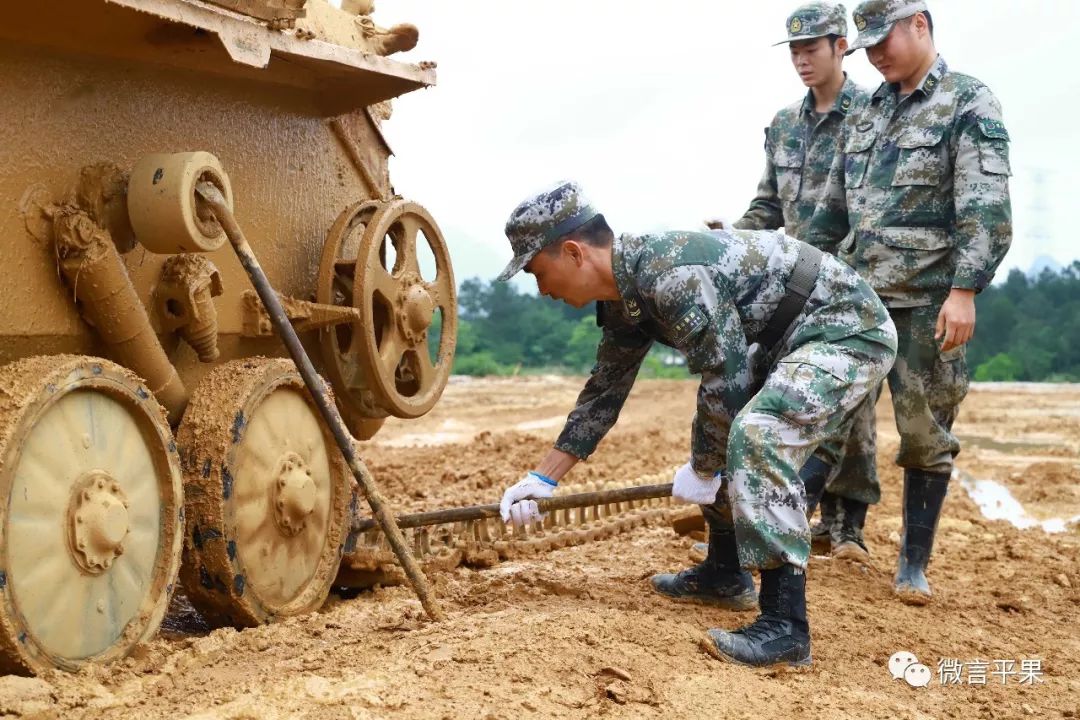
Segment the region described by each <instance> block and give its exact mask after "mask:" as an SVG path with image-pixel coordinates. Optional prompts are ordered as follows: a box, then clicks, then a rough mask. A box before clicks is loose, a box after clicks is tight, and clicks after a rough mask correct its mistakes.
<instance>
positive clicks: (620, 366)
mask: <svg viewBox="0 0 1080 720" xmlns="http://www.w3.org/2000/svg"><path fill="white" fill-rule="evenodd" d="M651 346H652V339H651V338H650V337H648V336H647V335H645V333H644V332H642V331H641V330H639V329H638V328H637V327H635V326H633V325H630V324H628V323H625V322H620V321H619V320H618V319H617V318H609V319H608V320H607V321H606V322H605V323H604V330H603V335H602V336H601V338H600V344H599V345H598V346H597V348H596V364H595V365H594V366H593V369H592V372H591V373H590V375H589V379H588V381H586V383H585V387H584V388H582V390H581V394H580V395H578V399H577V404H576V405H575V406H574V409H573V410H572V411H571V412H570V415H569V416H568V417H567V418H566V424H565V425H564V426H563V430H562V432H561V433H560V434H559V439H558V440H557V441H556V442H555V447H556V448H557V449H559V450H562V451H563V452H566V453H570V454H571V455H573V456H574V457H576V458H579V459H581V460H584V459H585V458H587V457H589V456H590V455H592V453H593V451H595V450H596V446H597V445H598V444H599V443H600V441H601V440H603V439H604V436H605V435H607V433H608V431H609V430H610V429H611V427H612V426H613V425H614V424H615V421H616V420H618V419H619V413H620V412H621V411H622V406H623V403H625V402H626V396H627V395H629V394H630V389H631V388H632V387H633V386H634V380H635V379H636V378H637V374H638V370H639V369H640V368H641V363H642V361H643V360H644V359H645V355H646V354H648V352H649V348H650V347H651Z"/></svg>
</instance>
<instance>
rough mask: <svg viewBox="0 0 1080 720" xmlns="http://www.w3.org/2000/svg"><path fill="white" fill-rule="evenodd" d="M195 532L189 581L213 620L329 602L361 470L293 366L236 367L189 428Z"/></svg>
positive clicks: (193, 407) (258, 362) (204, 385)
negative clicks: (352, 469)
mask: <svg viewBox="0 0 1080 720" xmlns="http://www.w3.org/2000/svg"><path fill="white" fill-rule="evenodd" d="M177 442H178V443H179V445H180V447H181V455H182V457H183V468H184V484H185V488H186V491H187V492H186V494H187V499H186V507H187V517H188V531H187V533H185V537H184V564H183V566H182V569H181V578H182V579H183V581H184V587H185V589H186V590H187V592H188V596H189V597H190V598H191V600H192V602H193V603H194V604H195V606H196V607H197V608H198V609H199V610H200V611H201V612H202V613H203V614H204V615H206V616H207V618H208V619H209V620H210V621H211V622H216V623H218V624H227V625H235V626H245V625H248V626H250V625H258V624H260V623H264V622H270V621H272V620H274V619H276V618H280V617H287V616H291V615H302V614H304V613H308V612H311V611H313V610H315V609H317V608H318V607H319V606H320V605H322V602H323V600H325V599H326V595H327V593H328V592H329V591H330V585H331V583H332V582H333V580H334V576H335V575H336V574H337V570H338V564H339V562H340V559H341V551H342V545H343V543H344V541H345V536H346V533H347V531H348V527H347V525H348V511H349V503H350V500H351V497H352V484H351V474H350V473H349V470H348V467H347V466H346V464H345V460H344V458H342V456H341V452H340V451H339V450H338V448H337V446H336V445H335V443H334V439H333V436H332V435H331V434H330V432H329V430H327V429H324V428H323V425H322V423H321V421H320V418H319V416H318V411H317V410H316V408H315V406H314V403H313V402H312V400H311V397H310V395H309V394H308V392H307V389H306V388H305V387H304V382H303V380H302V379H301V378H300V374H299V373H298V372H297V371H296V367H295V366H294V365H293V364H292V362H291V361H289V360H283V359H267V358H251V359H246V360H235V361H233V362H229V363H225V364H224V365H221V366H220V367H218V368H216V369H214V370H213V371H212V372H211V373H210V374H208V375H207V376H206V377H205V378H204V379H203V380H202V382H200V383H199V385H198V387H197V388H196V389H195V393H194V395H193V396H192V398H191V402H190V404H189V405H188V409H187V412H186V413H185V414H184V419H183V421H182V422H181V423H180V429H179V430H178V431H177Z"/></svg>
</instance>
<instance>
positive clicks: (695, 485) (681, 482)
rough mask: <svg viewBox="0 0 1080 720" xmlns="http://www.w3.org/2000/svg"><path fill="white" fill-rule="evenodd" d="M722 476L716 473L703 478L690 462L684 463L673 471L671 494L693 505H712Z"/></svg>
mask: <svg viewBox="0 0 1080 720" xmlns="http://www.w3.org/2000/svg"><path fill="white" fill-rule="evenodd" d="M723 477H724V476H723V474H721V473H716V475H715V476H714V477H712V478H703V477H701V476H700V475H698V473H697V471H696V470H694V468H693V467H691V465H690V463H686V464H685V465H683V466H682V467H681V468H679V469H678V470H676V471H675V477H674V478H673V479H672V481H671V482H672V488H671V496H672V497H676V498H678V499H679V500H684V501H686V502H688V503H694V504H695V505H712V504H713V503H714V502H716V493H718V492H719V491H720V484H721V482H722V481H723Z"/></svg>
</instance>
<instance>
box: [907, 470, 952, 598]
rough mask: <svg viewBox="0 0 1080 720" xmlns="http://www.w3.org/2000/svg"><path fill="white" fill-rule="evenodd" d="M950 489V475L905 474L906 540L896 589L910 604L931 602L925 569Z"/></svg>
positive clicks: (910, 471)
mask: <svg viewBox="0 0 1080 720" xmlns="http://www.w3.org/2000/svg"><path fill="white" fill-rule="evenodd" d="M948 489H949V473H935V472H926V471H923V470H905V471H904V532H903V536H904V540H903V544H902V545H901V546H900V560H899V562H898V564H897V569H896V580H895V581H894V583H893V589H894V590H895V592H896V594H897V595H898V596H899V597H900V599H901V600H903V601H904V602H905V603H907V604H908V605H926V604H927V603H928V602H930V597H931V592H930V583H929V582H927V580H926V566H927V565H928V564H929V562H930V553H931V551H932V550H933V549H934V532H935V531H936V530H937V524H938V518H939V517H941V506H942V505H944V504H945V494H946V492H948Z"/></svg>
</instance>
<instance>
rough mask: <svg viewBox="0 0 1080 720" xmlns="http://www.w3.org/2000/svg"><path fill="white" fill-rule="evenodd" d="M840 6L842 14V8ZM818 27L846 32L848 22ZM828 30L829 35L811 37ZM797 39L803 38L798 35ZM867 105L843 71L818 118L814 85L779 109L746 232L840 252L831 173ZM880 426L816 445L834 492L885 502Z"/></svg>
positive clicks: (840, 217) (839, 211)
mask: <svg viewBox="0 0 1080 720" xmlns="http://www.w3.org/2000/svg"><path fill="white" fill-rule="evenodd" d="M818 5H822V4H821V3H818ZM808 7H813V6H808ZM826 7H828V6H826ZM838 9H839V10H840V13H841V19H842V18H843V12H844V10H843V6H842V5H840V6H838ZM800 10H802V8H800ZM801 14H805V11H803V12H802V13H800V11H796V13H795V14H793V15H792V17H791V18H789V19H788V23H789V25H788V27H789V32H791V28H792V27H795V20H796V18H799V24H798V27H797V28H796V29H795V31H794V33H802V32H805V30H804V28H806V27H808V26H809V25H810V21H808V20H807V19H805V18H801V17H800V15H801ZM819 24H820V21H819ZM820 30H832V31H836V32H835V34H839V35H846V34H847V24H846V22H844V23H843V25H842V26H836V27H832V26H826V27H823V28H820V29H819V31H820ZM825 34H829V33H822V35H812V37H822V36H823V35H825ZM793 37H799V36H798V35H794V34H793ZM869 104H870V93H869V92H868V91H866V90H864V89H863V88H861V87H859V86H858V85H856V84H855V83H854V82H853V81H852V80H851V78H848V77H846V76H845V79H844V85H843V87H842V88H841V90H840V94H839V95H838V96H837V98H836V103H835V105H834V106H833V108H832V110H831V111H830V112H829V113H828V114H827V115H826V116H825V117H823V118H821V119H820V120H817V121H816V122H815V120H814V117H813V111H814V95H813V92H812V91H808V92H807V94H806V96H805V97H804V98H803V99H802V101H800V102H798V103H795V104H793V105H789V106H788V107H786V108H783V109H782V110H780V112H778V113H777V114H776V116H775V117H774V118H773V121H772V123H771V124H770V125H769V127H767V128H765V172H764V173H763V174H762V177H761V181H760V182H759V183H758V191H757V196H756V197H755V198H754V199H753V201H751V203H750V207H749V208H748V209H747V211H746V213H745V214H743V216H742V217H741V218H739V220H738V221H736V222H735V227H736V228H740V229H746V230H775V229H777V228H780V227H783V228H784V232H785V233H787V234H788V235H791V236H793V237H796V238H798V239H800V240H802V241H803V242H807V243H810V244H811V245H813V246H814V247H816V248H818V249H819V250H823V251H824V252H827V253H831V254H833V255H835V254H836V249H837V247H838V246H839V244H840V241H841V240H843V239H844V236H845V235H847V232H848V218H847V206H846V203H845V199H844V190H843V187H837V185H836V184H835V183H831V182H830V175H831V172H832V170H833V165H834V160H835V158H836V156H837V154H838V152H839V147H840V139H841V137H842V136H843V134H844V132H845V128H847V127H848V125H849V123H850V119H851V118H853V117H855V116H857V115H858V114H859V113H860V112H862V111H863V110H864V109H865V108H866V107H867V106H868V105H869ZM876 400H877V394H876V393H874V394H873V396H872V397H868V398H867V400H866V403H867V405H870V406H871V407H870V408H869V413H870V416H871V417H873V407H872V405H873V403H876ZM860 412H861V413H863V414H864V415H865V413H866V411H865V410H860ZM875 430H876V429H875V427H874V425H873V424H872V423H870V424H867V423H865V422H860V423H857V424H853V425H852V430H851V435H850V436H848V437H847V438H846V439H844V440H840V439H836V440H832V441H829V442H826V443H823V444H822V446H821V447H820V448H819V449H818V453H817V454H818V455H819V456H820V457H821V458H822V460H823V461H824V462H826V464H828V465H829V466H831V467H834V468H837V470H836V473H835V475H834V477H833V478H832V479H831V480H830V483H829V491H830V492H831V493H833V494H836V495H840V496H842V497H849V498H851V499H853V500H859V501H861V502H864V503H867V504H874V503H876V502H878V501H879V500H880V498H881V489H880V486H879V484H878V478H877V457H876V443H875V439H876V436H875Z"/></svg>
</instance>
